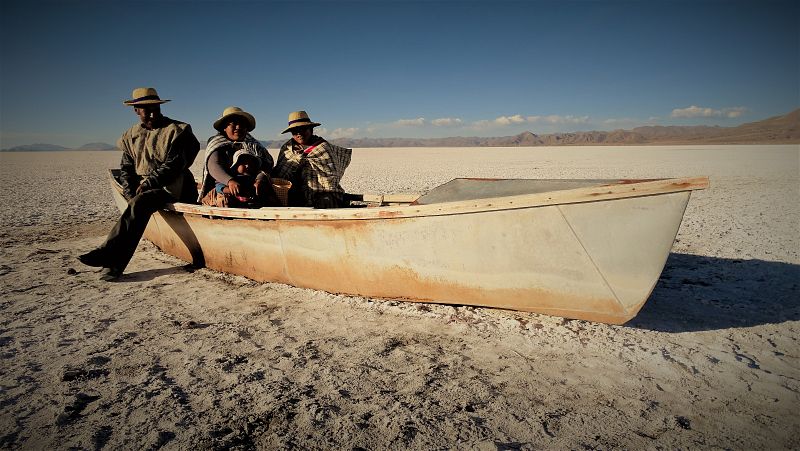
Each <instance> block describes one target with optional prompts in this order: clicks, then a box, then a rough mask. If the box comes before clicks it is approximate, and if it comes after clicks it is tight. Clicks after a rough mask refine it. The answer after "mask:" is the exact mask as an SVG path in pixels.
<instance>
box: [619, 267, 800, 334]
mask: <svg viewBox="0 0 800 451" xmlns="http://www.w3.org/2000/svg"><path fill="white" fill-rule="evenodd" d="M797 320H800V265H794V264H791V263H780V262H769V261H764V260H739V259H726V258H715V257H705V256H701V255H690V254H675V253H672V254H670V255H669V258H668V259H667V264H666V266H665V267H664V271H663V272H662V274H661V277H660V278H659V280H658V283H657V284H656V287H655V289H654V290H653V293H652V294H651V295H650V299H649V300H648V301H647V303H646V304H645V305H644V307H643V308H642V310H641V311H640V312H639V314H638V315H637V316H636V317H635V318H634V319H632V320H631V321H629V322H628V323H626V326H629V327H635V328H641V329H650V330H657V331H662V332H690V331H703V330H717V329H728V328H739V327H750V326H758V325H761V324H774V323H782V322H785V321H797Z"/></svg>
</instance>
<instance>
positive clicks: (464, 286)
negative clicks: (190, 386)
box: [109, 170, 709, 324]
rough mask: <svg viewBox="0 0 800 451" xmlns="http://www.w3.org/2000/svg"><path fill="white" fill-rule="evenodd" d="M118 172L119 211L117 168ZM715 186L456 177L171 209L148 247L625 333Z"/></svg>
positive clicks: (300, 282)
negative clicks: (699, 200) (688, 215)
mask: <svg viewBox="0 0 800 451" xmlns="http://www.w3.org/2000/svg"><path fill="white" fill-rule="evenodd" d="M109 175H110V181H111V185H112V187H113V190H112V191H113V194H114V198H115V201H116V204H117V205H118V206H119V208H120V211H123V210H124V209H125V207H126V205H127V203H126V201H125V199H124V197H123V196H122V188H121V186H120V185H119V182H118V180H117V177H118V171H117V170H111V171H110V172H109ZM708 186H709V181H708V178H707V177H689V178H669V179H647V180H511V179H469V178H460V179H454V180H452V181H450V182H448V183H445V184H443V185H440V186H438V187H436V188H434V189H432V190H430V191H429V192H427V193H425V194H424V195H418V194H411V195H405V194H387V195H369V194H363V195H348V198H349V199H350V200H351V203H352V204H353V205H355V206H354V207H350V208H338V209H326V210H318V209H313V208H298V207H266V208H258V209H242V208H219V207H210V206H203V205H194V204H188V203H174V204H170V205H167V207H166V208H165V209H163V210H161V211H159V212H157V213H155V214H154V215H153V216H152V217H151V219H150V222H149V223H148V226H147V229H146V231H145V234H144V237H145V238H146V239H147V240H149V241H151V242H152V243H153V244H155V245H156V246H157V247H158V248H159V249H161V250H162V251H163V252H165V253H167V254H170V255H173V256H175V257H177V258H179V259H182V260H184V261H187V262H190V263H194V264H195V265H197V266H205V267H207V268H210V269H212V270H216V271H222V272H225V273H230V274H237V275H241V276H244V277H247V278H249V279H252V280H255V281H260V282H278V283H284V284H288V285H293V286H296V287H305V288H312V289H316V290H324V291H327V292H331V293H341V294H348V295H359V296H365V297H372V298H388V299H399V300H408V301H417V302H431V303H441V304H456V305H468V306H480V307H493V308H500V309H510V310H518V311H528V312H536V313H542V314H547V315H554V316H560V317H565V318H572V319H581V320H588V321H595V322H602V323H609V324H623V323H625V322H626V321H628V320H630V319H631V318H633V317H634V316H636V314H637V313H638V312H639V310H640V309H641V308H642V306H643V305H644V303H645V302H646V301H647V299H648V297H649V296H650V294H651V292H652V291H653V288H654V287H655V285H656V282H657V281H658V279H659V276H660V274H661V271H662V270H663V268H664V265H665V263H666V260H667V257H668V256H669V253H670V250H671V248H672V244H673V241H674V240H675V237H676V235H677V233H678V228H679V227H680V224H681V220H682V218H683V214H684V211H685V209H686V205H687V203H688V201H689V197H690V195H691V192H692V191H694V190H701V189H705V188H707V187H708ZM356 206H357V207H356Z"/></svg>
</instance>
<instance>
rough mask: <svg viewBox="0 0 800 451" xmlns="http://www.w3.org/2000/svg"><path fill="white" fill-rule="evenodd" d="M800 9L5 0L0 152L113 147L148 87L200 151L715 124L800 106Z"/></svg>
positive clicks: (759, 3)
mask: <svg viewBox="0 0 800 451" xmlns="http://www.w3.org/2000/svg"><path fill="white" fill-rule="evenodd" d="M798 5H800V2H796V1H786V2H783V1H769V0H767V1H764V0H754V1H722V0H714V1H711V0H696V1H666V0H661V1H658V0H654V1H644V0H642V1H599V0H598V1H502V0H499V1H348V2H345V1H333V0H331V1H313V0H304V1H292V2H281V1H243V0H232V1H224V2H223V1H210V0H208V1H182V0H171V1H170V0H167V1H159V2H155V1H147V0H145V1H119V0H117V1H113V0H106V1H82V0H61V1H41V0H26V1H24V2H23V1H12V2H5V1H4V2H0V148H10V147H13V146H17V145H25V144H34V143H47V144H56V145H62V146H66V147H78V146H81V145H83V144H86V143H92V142H105V143H109V144H114V143H115V142H116V140H117V138H118V137H119V136H120V134H121V133H122V132H123V131H124V130H126V129H127V128H129V127H130V126H131V125H133V124H134V123H136V120H137V119H136V116H135V115H134V113H133V111H132V108H130V107H126V106H124V105H123V104H122V102H123V101H124V100H126V99H129V98H131V91H132V90H133V88H136V87H145V86H151V87H155V88H156V89H157V90H158V93H159V94H160V96H161V98H163V99H171V100H172V101H171V102H169V103H166V104H164V105H162V112H163V113H164V114H165V115H166V116H169V117H172V118H174V119H178V120H181V121H184V122H188V123H189V124H191V125H192V128H193V130H194V131H195V135H196V136H197V137H198V139H200V140H201V142H205V140H206V139H207V138H208V137H209V136H211V135H213V134H214V133H215V131H214V130H213V128H212V123H213V122H214V121H215V120H216V119H218V118H219V116H220V115H221V113H222V110H223V109H225V107H227V106H231V105H235V106H239V107H241V108H243V109H244V110H245V111H248V112H250V113H251V114H253V115H254V116H255V117H256V120H257V127H256V129H255V130H254V131H253V135H254V136H255V137H256V138H258V139H262V140H274V139H282V138H284V139H285V138H288V137H287V135H281V131H283V129H284V128H285V127H286V121H287V115H288V114H289V113H290V112H291V111H295V110H306V111H307V112H308V113H309V115H310V117H311V119H312V120H313V121H315V122H320V123H322V126H321V127H319V128H318V129H317V130H316V132H317V134H318V135H320V136H323V137H326V138H329V139H335V138H343V137H354V138H365V137H375V138H381V137H419V138H432V137H446V136H510V135H515V134H517V133H521V132H523V131H531V132H534V133H537V134H547V133H554V132H572V131H587V130H614V129H620V128H622V129H631V128H634V127H637V126H642V125H720V126H735V125H739V124H742V123H745V122H752V121H756V120H762V119H766V118H768V117H772V116H777V115H782V114H785V113H788V112H790V111H792V110H794V109H797V108H798V107H800V6H798Z"/></svg>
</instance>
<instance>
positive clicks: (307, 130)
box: [292, 127, 314, 146]
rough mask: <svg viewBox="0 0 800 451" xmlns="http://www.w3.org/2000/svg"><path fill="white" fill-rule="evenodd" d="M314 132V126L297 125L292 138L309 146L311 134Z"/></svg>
mask: <svg viewBox="0 0 800 451" xmlns="http://www.w3.org/2000/svg"><path fill="white" fill-rule="evenodd" d="M313 134H314V127H296V128H293V129H292V138H294V140H295V141H297V144H302V145H304V146H307V145H309V144H311V142H310V141H311V135H313Z"/></svg>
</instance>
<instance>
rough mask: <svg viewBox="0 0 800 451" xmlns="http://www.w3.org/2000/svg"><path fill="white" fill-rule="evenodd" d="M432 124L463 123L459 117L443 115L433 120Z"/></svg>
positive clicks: (448, 124)
mask: <svg viewBox="0 0 800 451" xmlns="http://www.w3.org/2000/svg"><path fill="white" fill-rule="evenodd" d="M431 125H433V126H435V127H451V126H454V125H461V119H459V118H457V117H441V118H439V119H434V120H432V121H431Z"/></svg>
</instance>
